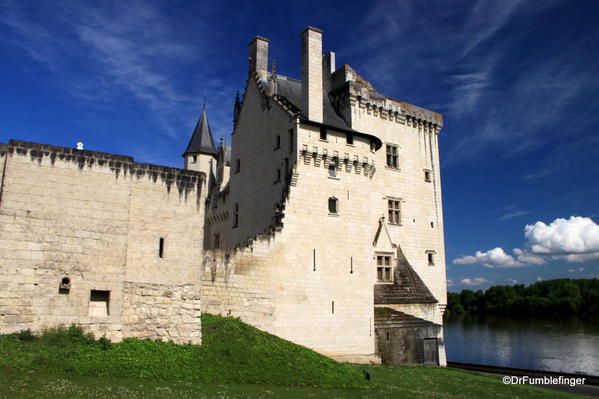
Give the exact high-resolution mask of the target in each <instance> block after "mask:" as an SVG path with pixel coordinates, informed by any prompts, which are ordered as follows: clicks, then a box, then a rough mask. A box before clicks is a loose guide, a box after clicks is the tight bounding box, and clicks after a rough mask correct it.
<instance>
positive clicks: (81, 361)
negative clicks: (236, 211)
mask: <svg viewBox="0 0 599 399" xmlns="http://www.w3.org/2000/svg"><path fill="white" fill-rule="evenodd" d="M202 332H203V341H202V345H200V346H196V345H175V344H173V343H170V342H161V341H151V340H139V339H125V340H124V341H123V342H120V343H115V344H110V343H108V342H106V340H99V341H95V340H94V339H93V337H91V336H90V335H86V334H83V333H82V331H81V330H80V329H79V328H77V327H69V328H59V329H52V330H48V331H45V332H44V333H43V334H42V335H41V336H40V337H32V336H31V335H28V334H27V333H26V332H25V333H20V334H11V335H4V336H0V368H3V369H16V370H23V371H36V372H51V373H64V374H68V375H80V376H95V377H128V378H148V379H157V380H169V381H174V380H179V381H189V382H201V383H210V384H219V383H253V384H269V385H286V386H320V387H348V388H359V387H363V386H364V385H365V381H364V378H363V376H362V373H361V372H360V371H359V370H355V369H354V368H352V367H350V366H348V365H346V364H341V363H338V362H335V361H333V360H331V359H329V358H327V357H325V356H322V355H320V354H318V353H316V352H314V351H311V350H309V349H307V348H305V347H303V346H300V345H296V344H293V343H291V342H289V341H285V340H283V339H280V338H278V337H275V336H274V335H271V334H268V333H265V332H263V331H260V330H258V329H256V328H254V327H251V326H249V325H247V324H245V323H242V322H241V321H239V320H237V319H233V318H225V317H219V316H213V315H209V314H204V315H202Z"/></svg>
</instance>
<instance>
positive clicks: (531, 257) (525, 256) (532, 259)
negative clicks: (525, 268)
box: [513, 248, 547, 265]
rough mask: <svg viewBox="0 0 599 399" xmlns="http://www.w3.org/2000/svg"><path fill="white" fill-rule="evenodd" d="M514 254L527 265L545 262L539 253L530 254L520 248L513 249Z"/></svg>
mask: <svg viewBox="0 0 599 399" xmlns="http://www.w3.org/2000/svg"><path fill="white" fill-rule="evenodd" d="M513 252H514V255H516V256H517V258H516V259H518V262H520V263H523V264H527V265H544V264H545V263H547V261H546V260H545V258H543V257H542V256H539V255H535V254H532V253H530V252H524V251H523V250H521V249H520V248H514V249H513Z"/></svg>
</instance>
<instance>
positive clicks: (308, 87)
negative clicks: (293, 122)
mask: <svg viewBox="0 0 599 399" xmlns="http://www.w3.org/2000/svg"><path fill="white" fill-rule="evenodd" d="M322 61H323V60H322V31H321V30H320V29H317V28H313V27H311V26H308V27H307V28H306V30H305V31H304V32H302V111H303V113H304V115H305V116H306V117H307V118H308V119H309V120H311V121H314V122H320V123H322V122H323V119H322V102H323V98H322V92H323V86H322Z"/></svg>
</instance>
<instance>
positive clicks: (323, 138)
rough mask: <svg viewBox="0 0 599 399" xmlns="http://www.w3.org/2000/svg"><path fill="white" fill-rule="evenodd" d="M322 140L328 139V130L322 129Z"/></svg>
mask: <svg viewBox="0 0 599 399" xmlns="http://www.w3.org/2000/svg"><path fill="white" fill-rule="evenodd" d="M320 139H321V140H326V139H327V129H325V128H324V127H321V128H320Z"/></svg>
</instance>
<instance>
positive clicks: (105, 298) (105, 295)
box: [89, 290, 110, 317]
mask: <svg viewBox="0 0 599 399" xmlns="http://www.w3.org/2000/svg"><path fill="white" fill-rule="evenodd" d="M108 315H110V291H98V290H91V292H90V295H89V316H90V317H105V316H108Z"/></svg>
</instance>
